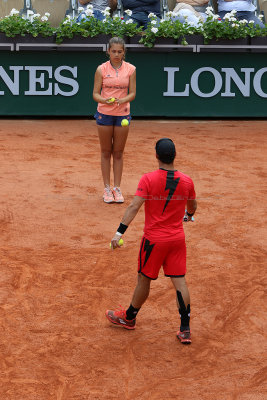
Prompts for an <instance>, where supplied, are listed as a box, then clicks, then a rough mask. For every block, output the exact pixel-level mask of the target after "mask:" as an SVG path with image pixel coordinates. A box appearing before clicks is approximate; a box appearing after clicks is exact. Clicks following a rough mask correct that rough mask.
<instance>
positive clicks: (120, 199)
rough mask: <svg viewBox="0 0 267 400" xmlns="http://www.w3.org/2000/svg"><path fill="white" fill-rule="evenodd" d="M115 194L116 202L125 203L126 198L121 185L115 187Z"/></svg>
mask: <svg viewBox="0 0 267 400" xmlns="http://www.w3.org/2000/svg"><path fill="white" fill-rule="evenodd" d="M113 196H114V201H115V203H124V198H123V195H122V193H121V190H120V188H119V187H114V188H113Z"/></svg>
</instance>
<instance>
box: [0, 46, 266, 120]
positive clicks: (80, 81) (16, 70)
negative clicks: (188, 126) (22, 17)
mask: <svg viewBox="0 0 267 400" xmlns="http://www.w3.org/2000/svg"><path fill="white" fill-rule="evenodd" d="M126 60H127V61H128V62H130V63H132V64H134V65H135V66H136V69H137V95H136V99H135V100H134V101H133V102H132V104H131V113H132V115H133V117H134V116H144V117H177V118H179V117H266V116H267V58H266V56H265V55H264V54H259V53H254V54H253V53H201V54H199V53H186V52H185V53H183V52H169V53H167V52H166V53H163V52H162V53H152V52H151V53H149V52H140V53H138V52H128V54H127V56H126ZM105 61H107V56H106V54H105V53H104V52H63V51H61V52H50V51H49V52H36V51H35V52H33V51H28V52H26V51H25V52H23V51H21V52H10V51H1V52H0V115H1V116H49V115H51V116H93V115H94V113H95V110H96V106H97V104H96V103H95V102H94V101H93V99H92V91H93V84H94V74H95V70H96V68H97V66H98V65H99V64H101V63H103V62H105Z"/></svg>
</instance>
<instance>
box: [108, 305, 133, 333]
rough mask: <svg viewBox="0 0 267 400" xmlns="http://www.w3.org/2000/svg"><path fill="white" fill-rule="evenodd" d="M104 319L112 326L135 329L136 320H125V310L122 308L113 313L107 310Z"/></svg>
mask: <svg viewBox="0 0 267 400" xmlns="http://www.w3.org/2000/svg"><path fill="white" fill-rule="evenodd" d="M106 317H107V319H108V320H109V321H110V322H112V324H116V325H120V326H122V327H123V328H125V329H135V322H136V319H132V320H130V321H129V320H128V319H126V310H125V309H124V308H119V309H117V310H115V311H113V310H107V311H106Z"/></svg>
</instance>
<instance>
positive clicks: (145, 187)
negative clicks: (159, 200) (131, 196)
mask: <svg viewBox="0 0 267 400" xmlns="http://www.w3.org/2000/svg"><path fill="white" fill-rule="evenodd" d="M148 194H149V182H148V179H147V177H146V175H143V176H142V178H141V179H140V181H139V183H138V186H137V189H136V192H135V196H139V197H143V198H144V199H147V198H148Z"/></svg>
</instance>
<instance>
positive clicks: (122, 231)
mask: <svg viewBox="0 0 267 400" xmlns="http://www.w3.org/2000/svg"><path fill="white" fill-rule="evenodd" d="M127 228H128V225H124V224H122V223H120V226H119V227H118V229H117V232H119V233H121V234H122V235H123V234H124V232H125V231H126V229H127Z"/></svg>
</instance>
